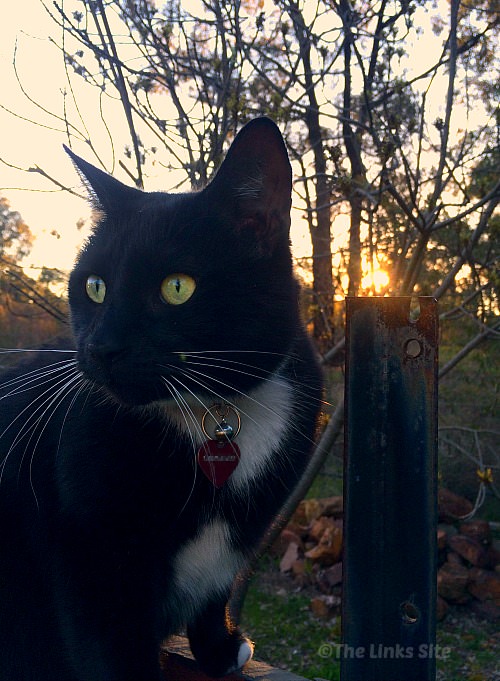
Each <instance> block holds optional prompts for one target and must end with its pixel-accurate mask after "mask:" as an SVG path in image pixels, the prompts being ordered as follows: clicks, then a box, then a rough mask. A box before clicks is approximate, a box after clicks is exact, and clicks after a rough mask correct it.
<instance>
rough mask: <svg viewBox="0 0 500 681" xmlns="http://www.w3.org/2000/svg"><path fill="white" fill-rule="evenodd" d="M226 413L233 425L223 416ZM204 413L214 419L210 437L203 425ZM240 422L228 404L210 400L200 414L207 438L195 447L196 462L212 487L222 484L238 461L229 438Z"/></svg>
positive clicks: (205, 416)
mask: <svg viewBox="0 0 500 681" xmlns="http://www.w3.org/2000/svg"><path fill="white" fill-rule="evenodd" d="M229 416H231V417H232V419H233V423H234V424H235V425H234V427H233V426H232V425H231V423H229V422H228V421H227V420H226V419H227V418H228V417H229ZM207 417H210V419H211V420H212V422H213V423H215V428H214V431H213V439H212V438H211V436H210V435H209V433H208V432H207V429H206V420H207ZM240 426H241V419H240V415H239V413H238V412H237V411H236V409H235V408H234V407H232V406H231V405H229V404H224V405H222V404H214V405H213V406H212V407H210V409H207V411H206V412H205V414H204V415H203V419H202V421H201V427H202V429H203V432H204V433H205V435H206V436H207V437H208V438H209V439H208V440H206V441H205V442H203V444H202V445H201V447H200V448H199V449H198V456H197V458H198V465H199V467H200V468H201V470H202V472H203V474H204V475H206V477H207V478H208V479H209V480H210V482H211V483H212V485H214V487H217V488H219V487H222V485H223V484H224V483H225V482H226V480H227V479H228V478H229V477H230V476H231V475H232V473H233V472H234V469H235V468H236V466H237V465H238V463H239V461H240V448H239V447H238V445H237V444H235V443H234V442H233V440H234V438H235V437H236V436H237V435H238V433H239V432H240Z"/></svg>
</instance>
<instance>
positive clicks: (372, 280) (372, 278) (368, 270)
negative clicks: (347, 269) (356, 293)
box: [361, 258, 390, 293]
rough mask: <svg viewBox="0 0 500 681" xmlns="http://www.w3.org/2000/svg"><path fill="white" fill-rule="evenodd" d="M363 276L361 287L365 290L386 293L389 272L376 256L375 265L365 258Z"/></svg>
mask: <svg viewBox="0 0 500 681" xmlns="http://www.w3.org/2000/svg"><path fill="white" fill-rule="evenodd" d="M363 272H364V275H363V278H362V279H361V288H362V289H363V290H364V291H365V292H370V291H371V292H372V293H384V292H385V290H386V289H387V287H388V286H389V282H390V277H389V274H388V273H387V272H386V271H385V270H384V269H382V267H381V266H380V263H379V262H378V260H377V258H374V260H373V265H372V264H371V263H370V262H367V261H365V260H364V259H363Z"/></svg>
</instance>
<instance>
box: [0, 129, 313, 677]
mask: <svg viewBox="0 0 500 681" xmlns="http://www.w3.org/2000/svg"><path fill="white" fill-rule="evenodd" d="M72 157H73V160H74V162H75V164H76V166H77V167H78V169H79V170H80V172H81V173H82V174H83V176H84V177H85V179H86V182H87V183H88V185H89V187H90V189H91V191H92V194H93V200H94V202H95V204H96V207H97V208H98V209H99V210H100V212H101V216H100V219H99V221H98V222H97V224H96V227H95V230H94V233H93V235H92V237H91V238H90V240H89V242H88V243H87V245H86V246H85V248H84V249H83V252H82V253H81V255H80V257H79V260H78V262H77V264H76V266H75V268H74V270H73V273H72V275H71V279H70V285H69V299H70V308H71V315H72V326H73V330H74V336H75V342H76V347H77V354H76V363H73V364H72V363H71V361H72V360H73V359H75V356H74V353H73V354H72V353H71V352H68V353H66V354H65V353H60V352H41V353H39V354H35V355H34V356H33V358H32V359H28V360H27V361H25V362H23V363H22V364H20V365H19V366H18V367H17V368H16V369H15V370H12V371H10V372H9V373H7V374H6V375H4V376H2V378H1V380H0V476H1V477H0V679H4V680H5V681H17V680H19V681H20V680H23V681H24V680H26V681H28V680H35V679H36V680H37V681H73V680H75V681H76V680H82V681H83V680H85V681H101V680H102V681H108V680H109V681H111V680H113V681H124V680H131V681H140V680H142V679H144V680H146V679H147V680H148V681H149V680H151V681H152V680H153V679H155V678H160V671H159V666H158V651H159V646H160V643H161V641H162V640H164V639H165V638H166V637H168V636H169V635H171V634H173V633H176V632H178V631H180V630H181V629H182V628H183V627H185V626H187V632H188V635H189V638H190V642H191V647H192V649H193V652H194V654H195V656H196V657H197V659H198V661H199V662H200V664H201V665H202V667H203V668H204V669H205V670H206V671H208V672H209V673H211V674H213V675H223V674H224V673H226V672H227V671H228V670H229V669H231V668H233V667H235V666H237V657H238V650H239V646H240V644H241V641H242V640H243V638H242V635H241V634H240V632H239V630H238V628H237V627H235V626H234V625H233V624H232V623H231V622H229V621H228V618H227V616H226V603H227V600H228V598H229V595H230V585H226V586H225V587H224V589H223V590H222V591H219V592H215V591H210V593H207V595H206V598H205V599H204V602H199V603H198V602H197V603H196V607H194V606H189V607H188V605H187V604H186V602H185V599H183V598H181V597H180V596H179V594H178V593H176V592H175V588H176V586H175V579H176V576H175V575H174V567H175V557H176V556H177V555H178V553H179V551H180V550H182V548H183V547H185V546H187V545H188V543H189V542H190V541H191V540H193V539H195V538H196V537H197V536H199V533H200V531H202V530H203V528H204V527H206V526H207V524H208V523H210V522H212V521H213V520H214V519H216V520H217V521H220V522H223V523H227V526H228V527H229V536H228V546H229V547H230V549H231V550H232V551H234V552H236V554H238V555H241V556H246V557H248V556H250V555H251V553H252V551H253V550H254V549H255V548H256V547H257V546H258V544H259V541H260V539H261V537H262V535H263V533H264V531H265V530H266V528H267V527H268V526H269V524H270V522H271V521H272V519H273V517H274V516H275V514H276V513H277V511H278V510H279V508H280V506H281V505H282V504H283V502H284V501H285V499H286V497H287V496H288V494H289V493H290V491H291V490H292V489H293V487H294V485H295V484H296V482H297V480H298V478H299V477H300V475H301V472H302V471H303V469H304V467H305V465H306V463H307V459H308V452H309V450H310V448H311V442H312V438H313V436H314V428H315V420H316V416H317V412H318V409H319V403H320V393H321V380H320V375H319V370H318V367H317V364H316V360H315V356H314V352H313V350H312V348H311V346H310V343H309V341H308V339H307V337H306V334H305V332H304V330H303V328H302V325H301V322H300V320H299V311H298V290H297V285H296V283H295V280H294V278H293V273H292V261H291V256H290V249H289V238H288V229H289V211H290V191H291V171H290V165H289V162H288V158H287V156H286V151H285V148H284V145H283V141H282V139H281V136H280V134H279V132H278V130H277V128H276V126H275V125H274V124H273V123H272V122H271V121H269V120H268V119H257V120H256V121H253V122H252V123H250V124H249V125H247V126H246V127H245V128H244V129H243V130H242V131H241V132H240V134H239V135H238V136H237V137H236V139H235V142H234V143H233V145H232V147H231V149H230V151H229V153H228V156H227V157H226V160H225V161H224V163H223V165H222V166H221V168H220V170H219V172H218V174H217V175H216V177H215V179H214V181H213V182H212V183H211V184H210V185H209V186H208V187H207V188H206V189H205V190H204V191H202V192H200V193H194V194H182V195H169V194H162V193H144V192H140V191H138V190H135V189H131V188H127V187H125V186H124V185H122V184H121V183H119V182H117V181H116V180H114V179H113V178H110V177H109V176H107V175H106V174H104V173H102V172H101V171H99V170H97V169H95V168H93V167H92V166H90V165H89V164H88V163H86V162H85V161H83V160H82V159H79V158H78V157H76V156H74V155H73V154H72ZM179 272H180V273H184V274H187V275H190V276H191V277H193V278H194V279H195V281H196V290H195V292H194V294H193V296H192V297H191V298H190V299H189V300H188V301H187V302H186V303H184V304H183V305H169V304H168V303H166V302H165V301H164V300H162V298H161V296H160V287H161V282H162V280H163V279H164V278H165V277H166V276H167V275H168V274H171V273H179ZM90 275H98V276H100V277H102V279H103V280H104V281H105V282H106V286H107V290H106V297H105V300H104V302H103V303H102V304H97V303H95V302H93V301H92V300H91V299H90V298H89V297H88V296H87V294H86V292H85V284H86V281H87V279H88V277H89V276H90ZM277 380H280V381H281V382H282V384H283V383H284V384H285V385H288V386H289V388H288V390H289V391H290V395H291V396H292V401H293V408H292V412H291V414H290V419H289V426H288V427H287V429H286V432H285V433H284V435H283V437H282V438H281V441H280V445H279V451H276V452H273V454H272V456H271V457H270V458H269V460H266V463H265V466H264V469H263V470H260V471H258V472H256V473H255V474H254V475H253V476H251V477H250V478H249V479H248V480H246V481H245V484H242V485H240V486H238V487H236V486H234V485H232V484H230V481H228V483H226V484H225V485H224V486H223V487H222V488H220V489H216V488H215V487H214V486H213V485H212V484H211V483H210V482H209V481H208V480H207V478H206V477H205V476H204V475H202V474H201V473H200V472H199V470H197V465H196V461H195V453H194V448H193V442H192V439H191V436H190V435H189V433H188V432H187V429H186V430H183V429H182V428H179V426H178V425H175V424H174V423H173V421H172V419H171V418H170V417H169V413H171V411H172V409H174V408H176V409H180V408H181V407H183V408H184V416H183V418H184V419H185V420H186V423H189V425H190V426H191V428H192V431H193V433H194V434H195V435H196V432H195V431H196V427H197V426H196V424H195V423H193V422H192V421H191V415H190V413H189V411H188V410H187V407H186V405H185V403H184V402H183V399H185V400H188V399H190V400H191V402H193V401H194V402H196V400H198V401H199V402H200V403H203V404H205V405H207V406H211V405H212V404H213V403H214V401H215V402H216V401H217V399H220V398H221V397H222V398H224V399H225V400H227V401H228V402H230V403H232V402H233V401H237V400H238V399H241V396H242V395H246V394H250V395H255V394H257V393H255V390H256V389H259V388H264V387H265V386H272V385H274V384H275V382H276V381H277ZM172 386H174V387H172ZM176 390H177V391H178V392H176ZM179 394H180V396H179ZM173 396H176V397H177V400H178V405H177V406H176V405H175V402H174V400H173ZM162 404H163V405H165V404H167V408H164V406H161V405H162ZM169 405H170V406H169ZM169 410H170V411H169ZM193 411H196V410H195V408H194V407H193ZM267 413H269V420H270V421H271V420H272V419H273V418H274V415H273V413H272V408H271V409H268V410H267ZM241 418H242V432H243V429H244V428H245V427H247V428H248V427H250V425H251V424H249V422H248V421H246V419H245V414H242V415H241ZM254 426H255V424H254ZM258 426H259V427H261V428H262V429H263V432H265V431H266V429H267V428H268V423H267V422H266V419H263V420H262V422H259V424H258ZM252 427H253V426H252ZM244 456H253V453H252V452H251V451H250V450H248V449H247V451H243V452H242V457H244ZM220 560H221V565H220V570H221V571H224V570H225V569H226V567H225V566H224V560H225V557H224V556H222V555H221V559H220ZM173 681H175V680H173Z"/></svg>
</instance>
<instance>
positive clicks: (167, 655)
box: [161, 636, 307, 681]
mask: <svg viewBox="0 0 500 681" xmlns="http://www.w3.org/2000/svg"><path fill="white" fill-rule="evenodd" d="M161 665H162V669H163V673H164V675H165V679H166V681H213V680H212V678H211V677H209V676H206V675H205V674H203V672H201V671H200V669H199V667H198V665H197V663H196V661H195V659H194V658H193V655H192V654H191V651H190V649H189V643H188V642H187V639H185V638H183V637H182V636H173V637H172V638H171V639H169V641H168V643H167V644H166V645H165V647H164V648H163V649H162V653H161ZM223 681H307V680H306V679H304V678H303V677H302V676H297V675H296V674H291V673H290V672H286V671H283V670H282V669H275V668H273V667H270V666H269V665H267V664H264V663H263V662H258V661H257V660H251V661H250V662H249V663H248V664H247V665H245V668H244V670H243V671H242V672H238V673H234V674H229V675H228V676H224V677H223Z"/></svg>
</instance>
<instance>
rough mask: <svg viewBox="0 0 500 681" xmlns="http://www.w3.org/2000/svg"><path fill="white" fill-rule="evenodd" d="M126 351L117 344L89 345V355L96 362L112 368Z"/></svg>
mask: <svg viewBox="0 0 500 681" xmlns="http://www.w3.org/2000/svg"><path fill="white" fill-rule="evenodd" d="M124 351H125V348H124V347H123V346H121V345H118V344H116V343H105V342H103V343H95V342H94V343H87V354H88V355H89V357H90V358H91V359H92V360H94V361H95V362H99V364H105V365H107V366H111V364H112V363H113V362H114V361H115V360H116V359H118V357H119V356H120V355H122V354H123V353H124Z"/></svg>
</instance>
